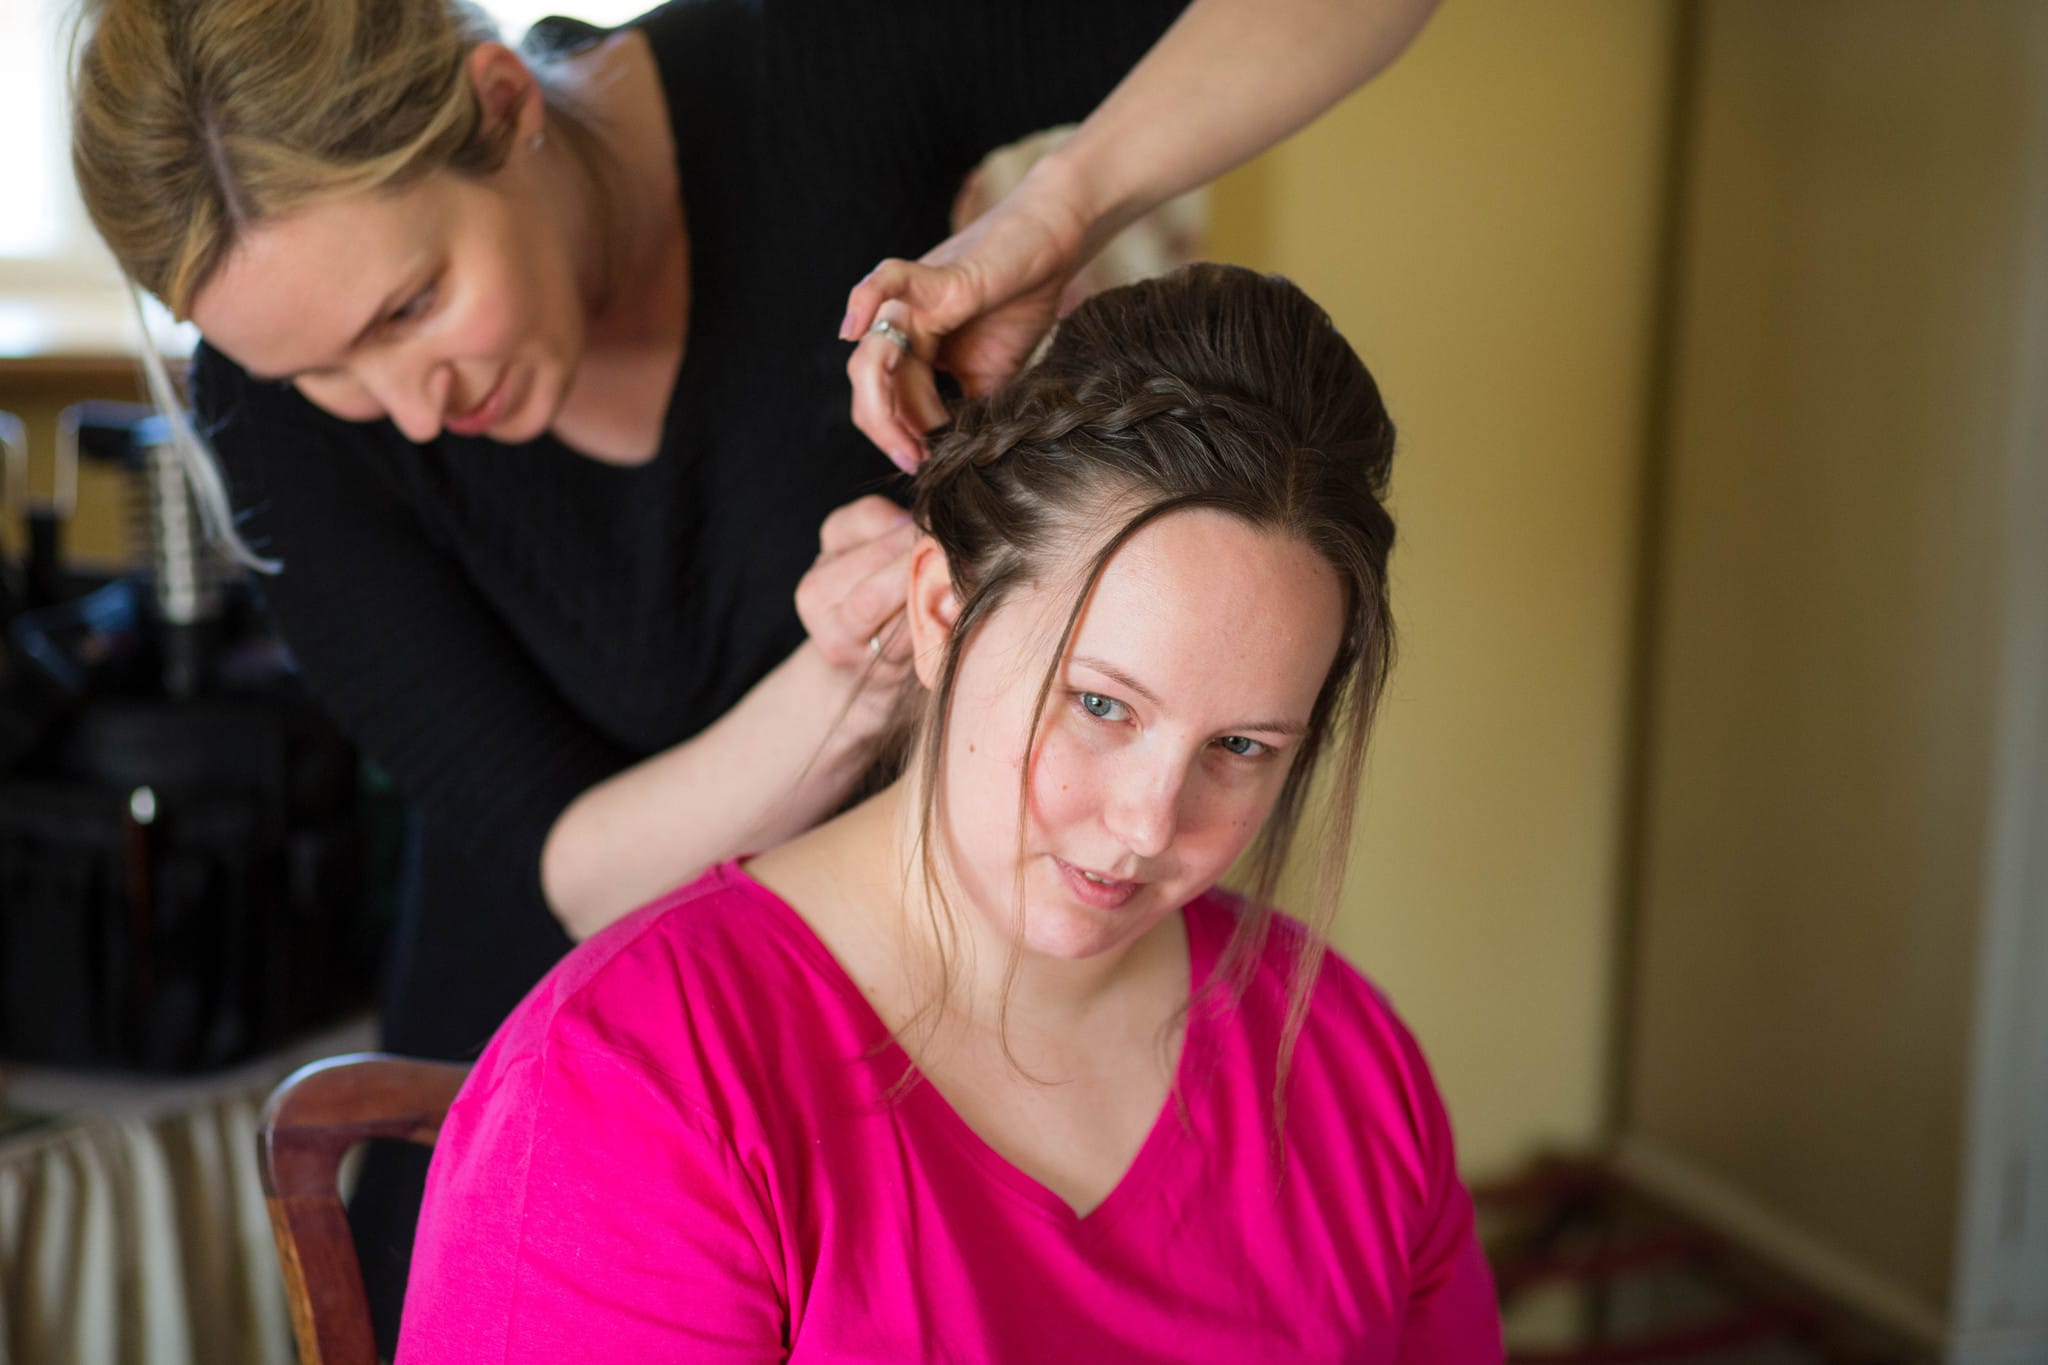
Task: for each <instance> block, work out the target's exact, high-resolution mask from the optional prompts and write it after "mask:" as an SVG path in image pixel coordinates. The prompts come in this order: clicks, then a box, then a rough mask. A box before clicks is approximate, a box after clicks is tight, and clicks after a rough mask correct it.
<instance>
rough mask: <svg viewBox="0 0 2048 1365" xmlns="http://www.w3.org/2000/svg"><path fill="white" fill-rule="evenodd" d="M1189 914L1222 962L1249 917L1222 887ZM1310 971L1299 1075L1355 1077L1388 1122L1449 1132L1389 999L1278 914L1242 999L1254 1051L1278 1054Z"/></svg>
mask: <svg viewBox="0 0 2048 1365" xmlns="http://www.w3.org/2000/svg"><path fill="white" fill-rule="evenodd" d="M1187 915H1188V922H1189V933H1190V937H1191V941H1194V942H1200V941H1203V940H1206V941H1207V942H1208V944H1209V952H1210V953H1212V954H1216V955H1220V954H1221V953H1222V951H1223V947H1224V945H1225V944H1226V943H1227V942H1228V941H1229V939H1230V937H1231V935H1233V934H1234V933H1236V932H1237V931H1238V930H1239V928H1240V927H1241V926H1244V925H1245V924H1246V921H1247V920H1248V919H1249V915H1250V912H1249V908H1248V907H1247V905H1246V903H1245V901H1244V899H1243V898H1242V897H1240V896H1238V895H1236V894H1235V893H1232V892H1228V891H1224V890H1222V889H1220V888H1218V889H1216V890H1212V891H1210V892H1208V893H1207V894H1205V895H1203V896H1201V897H1199V898H1198V899H1196V900H1195V901H1194V902H1193V903H1191V904H1190V905H1189V906H1188V907H1187ZM1212 960H1213V959H1212ZM1304 969H1306V970H1311V971H1313V972H1314V974H1315V976H1314V984H1313V985H1312V987H1311V988H1310V991H1309V997H1308V1009H1307V1012H1306V1014H1305V1015H1304V1016H1303V1019H1302V1027H1301V1033H1300V1036H1299V1038H1298V1039H1297V1040H1296V1043H1295V1048H1294V1054H1293V1065H1294V1067H1295V1069H1296V1070H1297V1071H1298V1072H1299V1073H1301V1075H1302V1076H1305V1077H1314V1076H1318V1075H1329V1076H1331V1077H1333V1078H1337V1079H1342V1078H1345V1077H1350V1078H1354V1079H1355V1081H1356V1084H1355V1085H1353V1086H1351V1087H1350V1089H1351V1092H1352V1093H1353V1094H1354V1095H1355V1096H1356V1097H1357V1099H1358V1101H1359V1102H1360V1103H1361V1104H1362V1105H1365V1106H1367V1107H1369V1108H1371V1109H1374V1110H1376V1111H1379V1112H1380V1115H1381V1117H1384V1116H1385V1113H1386V1111H1387V1110H1389V1109H1392V1110H1397V1111H1399V1112H1400V1113H1401V1114H1402V1115H1403V1117H1404V1126H1409V1127H1411V1128H1412V1129H1413V1130H1415V1131H1416V1132H1417V1133H1418V1135H1421V1134H1422V1133H1423V1131H1424V1130H1427V1131H1428V1132H1430V1133H1432V1134H1433V1133H1434V1132H1435V1131H1436V1130H1438V1129H1440V1128H1441V1127H1443V1119H1442V1100H1441V1098H1440V1096H1439V1094H1438V1092H1437V1088H1436V1082H1435V1079H1434V1077H1433V1076H1432V1074H1431V1072H1430V1068H1429V1062H1428V1060H1427V1058H1426V1057H1425V1056H1424V1055H1423V1051H1422V1048H1421V1045H1420V1044H1419V1043H1418V1042H1417V1041H1416V1039H1415V1035H1414V1033H1413V1032H1412V1031H1411V1030H1410V1029H1409V1027H1408V1025H1407V1023H1406V1022H1405V1021H1404V1020H1403V1019H1402V1018H1401V1016H1400V1014H1399V1013H1398V1012H1397V1011H1396V1009H1395V1008H1394V1005H1393V1002H1392V1001H1391V1000H1390V999H1389V998H1388V996H1387V994H1386V992H1385V991H1383V990H1382V989H1381V988H1380V987H1379V986H1378V985H1376V984H1375V983H1374V982H1372V981H1371V980H1369V979H1368V978H1367V977H1366V976H1365V975H1364V973H1362V972H1360V971H1359V970H1358V968H1357V967H1355V966H1353V965H1352V963H1351V962H1350V961H1349V960H1348V959H1347V958H1345V957H1344V955H1343V954H1342V953H1340V952H1338V951H1337V950H1336V949H1335V948H1334V947H1330V946H1328V945H1327V944H1317V943H1316V942H1315V940H1314V939H1313V938H1312V937H1311V934H1310V931H1309V929H1308V926H1306V925H1305V924H1303V923H1302V922H1301V921H1300V920H1298V919H1295V918H1294V917H1293V916H1291V915H1288V914H1285V913H1282V912H1279V911H1274V912H1272V913H1270V914H1269V915H1268V916H1267V927H1266V932H1265V938H1264V942H1263V943H1262V944H1261V945H1260V946H1259V950H1258V953H1257V956H1256V958H1255V960H1254V961H1253V962H1252V963H1251V964H1250V965H1249V968H1248V971H1247V976H1246V979H1245V985H1244V990H1243V992H1242V994H1241V995H1240V996H1239V997H1238V1000H1237V1005H1236V1012H1237V1016H1238V1024H1239V1026H1240V1027H1241V1028H1242V1029H1243V1030H1244V1032H1245V1034H1246V1035H1247V1039H1248V1041H1249V1042H1250V1043H1251V1045H1252V1046H1253V1047H1254V1048H1260V1049H1264V1048H1271V1049H1274V1050H1277V1049H1278V1047H1279V1045H1280V1041H1281V1037H1282V1034H1283V1032H1284V1031H1285V1027H1286V1019H1287V1012H1288V1007H1289V1005H1290V1003H1291V1000H1292V990H1293V983H1294V982H1295V980H1296V978H1297V976H1298V974H1299V973H1300V972H1301V971H1303V970H1304Z"/></svg>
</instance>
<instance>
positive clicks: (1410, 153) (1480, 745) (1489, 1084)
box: [1212, 0, 1673, 1174]
mask: <svg viewBox="0 0 2048 1365" xmlns="http://www.w3.org/2000/svg"><path fill="white" fill-rule="evenodd" d="M1672 18H1673V10H1672V7H1671V6H1670V5H1668V4H1662V3H1656V4H1649V3H1641V4H1638V3H1627V4H1623V3H1615V2H1614V0H1572V2H1571V3H1562V2H1561V0H1553V2H1549V3H1545V4H1542V5H1529V4H1522V3H1514V2H1513V0H1459V3H1455V4H1449V5H1446V6H1444V8H1443V9H1442V10H1441V11H1440V12H1439V14H1438V15H1437V17H1436V19H1435V20H1434V21H1433V22H1432V24H1431V26H1430V27H1429V28H1428V29H1427V30H1425V32H1424V34H1423V36H1422V38H1421V39H1420V41H1419V42H1418V43H1417V44H1416V46H1415V48H1414V49H1413V50H1412V51H1411V52H1410V53H1409V55H1408V56H1407V57H1406V58H1404V59H1403V60H1402V62H1401V63H1400V64H1399V65H1398V66H1396V67H1395V68H1394V69H1393V70H1392V71H1390V72H1389V73H1388V74H1387V75H1386V76H1385V77H1383V78H1382V79H1381V80H1379V81H1377V82H1375V83H1373V84H1372V85H1370V86H1368V87H1367V88H1366V89H1365V90H1364V91H1362V92H1360V93H1359V94H1358V95H1357V96H1355V97H1354V98H1352V99H1351V100H1350V101H1349V102H1348V103H1347V104H1345V105H1344V106H1343V107H1341V108H1340V109H1338V110H1337V111H1336V112H1334V113H1333V114H1332V115H1330V116H1329V117H1327V118H1325V119H1324V120H1322V121H1321V122H1320V123H1318V124H1317V125H1315V126H1314V127H1312V128H1310V129H1309V130H1307V131H1306V132H1304V133H1303V134H1301V135H1300V136H1298V137H1296V138H1295V139H1293V140H1292V141H1291V142H1289V143H1287V144H1286V145H1284V146H1283V147H1281V148H1279V149H1277V150H1276V151H1274V152H1273V153H1271V154H1269V155H1268V156H1266V157H1265V158H1263V159H1262V160H1260V161H1258V162H1255V163H1253V164H1252V165H1251V166H1249V167H1247V168H1245V169H1244V170H1242V171H1240V172H1238V173H1237V174H1235V175H1233V176H1232V177H1230V178H1229V179H1227V180H1226V181H1225V182H1224V183H1223V184H1222V185H1221V186H1220V187H1219V191H1218V193H1217V196H1216V200H1215V216H1216V230H1215V232H1214V234H1213V236H1212V250H1213V252H1214V253H1215V254H1216V255H1218V256H1221V257H1223V258H1226V259H1234V260H1240V261H1243V262H1246V263H1247V264H1251V265H1255V266H1259V267H1262V268H1266V269H1272V270H1278V271H1282V272H1284V273H1286V274H1288V275H1290V276H1292V277H1294V278H1295V279H1296V280H1297V281H1299V282H1300V283H1301V284H1302V285H1303V286H1304V287H1305V288H1306V289H1307V290H1308V291H1309V292H1310V293H1311V294H1313V295H1314V296H1315V297H1316V298H1317V299H1319V300H1320V301H1322V302H1323V303H1324V304H1325V305H1326V306H1327V307H1328V308H1329V309H1330V311H1331V312H1332V313H1333V314H1334V315H1335V317H1336V319H1337V322H1338V324H1339V325H1340V326H1341V327H1342V328H1343V329H1344V331H1345V333H1346V335H1348V336H1349V337H1351V338H1352V340H1353V342H1354V343H1355V344H1356V345H1357V346H1358V347H1359V349H1360V351H1361V353H1362V354H1363V355H1364V356H1365V358H1366V361H1367V363H1368V364H1369V365H1371V366H1372V368H1373V370H1374V373H1375V374H1376V375H1377V376H1378V378H1379V379H1380V382H1381V384H1382V387H1383V388H1384V390H1385V392H1386V395H1387V399H1388V404H1389V406H1390V407H1391V408H1392V410H1393V413H1394V417H1395V420H1396V421H1397V422H1398V423H1399V424H1400V427H1401V449H1400V453H1399V455H1398V457H1397V459H1396V462H1395V478H1394V489H1395V495H1394V502H1395V514H1396V517H1397V519H1398V521H1399V525H1400V543H1399V545H1398V548H1397V550H1396V553H1395V568H1394V589H1395V608H1396V612H1397V614H1398V618H1399V621H1400V625H1401V630H1402V640H1401V657H1400V662H1399V666H1398V669H1397V671H1396V673H1395V675H1394V680H1393V686H1392V689H1391V691H1390V694H1389V696H1388V698H1387V703H1386V707H1385V710H1384V711H1383V713H1382V723H1381V725H1380V729H1379V732H1378V737H1377V741H1376V744H1377V753H1376V756H1375V760H1374V765H1373V770H1372V775H1371V789H1370V795H1369V797H1368V800H1367V803H1366V807H1365V809H1364V812H1363V824H1362V829H1361V831H1360V833H1359V836H1358V839H1357V844H1356V851H1355V854H1354V862H1353V872H1352V877H1351V883H1350V895H1349V900H1348V903H1347V906H1346V908H1345V911H1344V913H1343V915H1342V917H1341V919H1340V922H1339V924H1338V926H1337V930H1336V939H1337V943H1338V946H1339V947H1340V948H1342V949H1343V950H1344V951H1345V952H1346V953H1347V954H1348V955H1349V956H1350V957H1351V958H1352V959H1353V960H1354V961H1355V962H1357V963H1359V964H1360V965H1361V966H1362V967H1363V968H1364V969H1365V970H1366V972H1367V973H1368V974H1370V975H1372V976H1373V977H1374V978H1375V979H1376V980H1378V981H1379V982H1380V983H1381V985H1382V986H1384V987H1385V988H1386V989H1387V990H1388V991H1389V993H1390V994H1391V995H1392V996H1393V997H1394V1000H1395V1002H1396V1004H1397V1005H1398V1006H1399V1007H1400V1009H1401V1011H1402V1012H1403V1014H1404V1015H1405V1016H1406V1018H1407V1019H1408V1020H1409V1022H1410V1024H1411V1025H1412V1026H1413V1027H1414V1028H1415V1030H1416V1032H1417V1034H1418V1035H1419V1036H1420V1038H1421V1039H1422V1042H1423V1045H1424V1047H1425V1048H1426V1049H1427V1050H1428V1052H1429V1055H1430V1057H1431V1059H1432V1061H1433V1063H1434V1065H1435V1067H1436V1070H1437V1074H1438V1077H1439V1080H1440V1081H1441V1083H1442V1086H1443V1088H1444V1091H1445V1094H1446V1096H1447V1098H1448V1101H1449V1104H1450V1107H1451V1110H1452V1114H1453V1117H1454V1119H1455V1120H1456V1123H1457V1127H1458V1132H1459V1139H1460V1142H1461V1144H1462V1147H1463V1156H1464V1159H1465V1165H1466V1167H1467V1169H1468V1170H1471V1171H1473V1172H1475V1173H1479V1174H1486V1173H1490V1172H1495V1171H1500V1170H1502V1169H1504V1168H1506V1167H1509V1166H1511V1165H1512V1164H1514V1163H1515V1162H1517V1161H1519V1160H1520V1159H1521V1158H1522V1157H1524V1156H1526V1155H1527V1154H1528V1153H1529V1152H1531V1151H1532V1150H1533V1149H1534V1148H1535V1147H1537V1146H1538V1145H1540V1144H1545V1143H1572V1144H1581V1143H1585V1142H1588V1141H1590V1140H1591V1139H1593V1138H1594V1137H1595V1135H1596V1133H1597V1130H1598V1127H1599V1124H1600V1121H1601V1119H1602V1116H1603V1103H1604V1101H1605V1099H1606V1074H1605V1066H1604V1063H1605V1049H1606V1047H1607V1044H1608V1040H1609V1034H1608V1031H1609V1026H1610V1024H1609V1015H1610V1010H1611V993H1610V979H1611V975H1612V972H1611V962H1610V955H1611V953H1612V946H1611V944H1612V928H1613V924H1614V917H1615V916H1614V910H1615V905H1614V903H1615V897H1616V881H1617V869H1618V867H1619V861H1620V855H1619V850H1618V846H1617V845H1618V839H1619V834H1620V828H1621V817H1620V802H1621V781H1622V776H1623V743H1624V739H1625V731H1626V724H1625V706H1626V696H1627V687H1628V676H1627V675H1628V669H1629V630H1630V624H1631V616H1630V613H1631V609H1632V603H1633V599H1632V595H1631V594H1632V592H1633V590H1634V586H1633V585H1634V581H1635V560H1634V555H1635V532H1636V522H1637V502H1638V486H1639V485H1638V470H1639V466H1640V462H1641V451H1642V445H1643V431H1644V425H1645V403H1646V401H1647V395H1646V389H1647V382H1648V380H1647V377H1648V356H1649V353H1650V330H1651V322H1652V318H1651V298H1652V294H1653V289H1652V284H1653V273H1654V265H1655V260H1656V250H1657V233H1658V228H1659V224H1658V211H1659V203H1658V186H1659V183H1660V181H1659V176H1660V172H1661V168H1662V165H1663V157H1664V152H1665V148H1664V146H1663V140H1664V130H1665V127H1666V123H1667V100H1668V95H1669V89H1670V71H1671V57H1670V54H1671V37H1672ZM1297 899H1299V897H1297Z"/></svg>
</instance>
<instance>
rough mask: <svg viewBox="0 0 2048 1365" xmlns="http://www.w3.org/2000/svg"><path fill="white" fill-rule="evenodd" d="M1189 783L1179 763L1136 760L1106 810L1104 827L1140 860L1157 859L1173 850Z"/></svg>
mask: <svg viewBox="0 0 2048 1365" xmlns="http://www.w3.org/2000/svg"><path fill="white" fill-rule="evenodd" d="M1186 781H1187V772H1186V768H1185V767H1184V766H1183V765H1182V764H1181V763H1179V762H1178V761H1174V760H1172V759H1169V758H1167V757H1166V756H1164V755H1160V756H1158V757H1155V758H1153V759H1151V760H1150V761H1138V760H1136V759H1135V758H1134V760H1133V761H1132V763H1131V764H1130V766H1129V769H1128V770H1127V771H1126V772H1124V773H1123V774H1121V779H1120V780H1119V781H1118V782H1117V783H1116V785H1115V787H1114V788H1113V790H1112V794H1111V798H1110V800H1109V803H1108V804H1107V805H1106V806H1105V807H1104V809H1103V813H1102V819H1103V824H1104V825H1105V826H1106V827H1107V828H1108V830H1109V833H1110V834H1111V835H1112V836H1113V837H1114V838H1115V839H1116V840H1117V842H1119V843H1121V844H1122V845H1123V846H1124V847H1125V848H1127V849H1129V850H1130V851H1131V852H1132V853H1134V854H1136V855H1137V856H1138V857H1140V858H1156V857H1158V856H1159V855H1160V854H1162V853H1164V852H1166V850H1167V849H1168V848H1170V847H1171V846H1172V844H1173V836H1174V834H1175V832H1176V831H1177V830H1178V829H1179V828H1180V820H1181V809H1180V808H1181V795H1182V792H1183V789H1184V788H1185V786H1186Z"/></svg>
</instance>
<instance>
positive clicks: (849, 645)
mask: <svg viewBox="0 0 2048 1365" xmlns="http://www.w3.org/2000/svg"><path fill="white" fill-rule="evenodd" d="M873 501H880V500H879V499H862V502H863V503H867V502H873ZM870 515H873V513H872V511H871V509H865V508H862V507H861V506H860V505H859V504H849V505H848V506H847V507H844V508H841V509H840V510H839V511H838V512H835V513H833V516H834V517H836V518H841V519H842V520H841V522H840V524H839V525H838V526H837V527H835V528H834V531H833V535H834V538H837V536H838V535H839V534H841V533H842V532H844V531H845V529H846V527H847V526H848V525H850V524H853V523H855V522H857V521H859V520H860V519H862V518H864V517H867V516H870ZM824 538H825V537H823V536H821V540H822V539H824ZM916 543H917V528H916V527H915V526H913V525H911V524H910V523H909V522H908V521H907V520H906V521H904V522H903V523H902V524H900V525H897V526H894V527H892V528H890V529H888V530H885V531H884V532H882V533H881V534H880V535H875V536H870V537H867V538H865V539H859V540H850V541H847V542H845V543H844V547H843V548H841V549H839V550H837V551H836V552H831V553H827V554H822V555H820V556H819V559H818V562H817V563H816V564H814V565H812V566H811V569H810V571H809V572H807V573H806V574H805V575H804V577H803V580H802V581H801V582H800V583H798V584H797V590H796V606H797V614H798V616H800V617H801V618H802V620H803V623H804V629H805V630H806V631H807V632H809V634H810V637H811V639H812V641H813V642H814V643H815V644H816V645H817V646H818V650H819V652H820V653H821V654H822V655H823V656H824V657H825V660H826V662H828V663H830V664H832V665H834V666H835V667H840V668H849V667H866V666H867V665H869V664H870V663H871V662H873V660H874V658H875V656H876V653H877V650H876V649H875V648H874V647H873V646H871V645H870V643H869V642H870V641H871V640H876V639H877V638H878V637H881V638H882V639H884V640H885V641H886V640H890V639H893V635H892V634H891V633H890V632H888V631H886V629H885V628H886V627H887V626H888V625H889V623H890V621H891V620H892V618H894V617H896V616H897V615H898V614H899V613H901V611H902V610H903V604H904V601H905V599H906V597H907V595H908V593H909V590H910V551H911V548H912V547H913V546H914V545H915V544H916ZM880 652H881V653H882V654H883V656H884V657H885V659H888V660H890V661H896V662H900V658H898V657H897V656H898V655H901V656H902V657H907V648H906V649H900V650H893V649H884V650H882V651H880Z"/></svg>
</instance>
